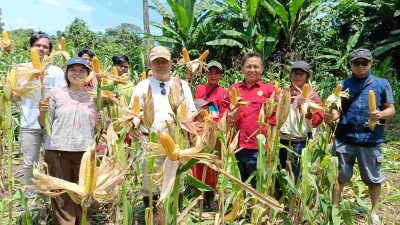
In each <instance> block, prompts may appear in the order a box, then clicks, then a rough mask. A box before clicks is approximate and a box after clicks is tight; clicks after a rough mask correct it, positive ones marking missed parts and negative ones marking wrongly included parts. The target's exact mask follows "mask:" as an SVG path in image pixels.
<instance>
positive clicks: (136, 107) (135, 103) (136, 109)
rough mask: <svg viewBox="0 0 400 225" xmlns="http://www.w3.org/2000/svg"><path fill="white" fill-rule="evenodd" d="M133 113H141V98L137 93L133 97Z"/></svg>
mask: <svg viewBox="0 0 400 225" xmlns="http://www.w3.org/2000/svg"><path fill="white" fill-rule="evenodd" d="M133 114H135V115H139V114H140V98H139V96H137V95H136V96H134V97H133Z"/></svg>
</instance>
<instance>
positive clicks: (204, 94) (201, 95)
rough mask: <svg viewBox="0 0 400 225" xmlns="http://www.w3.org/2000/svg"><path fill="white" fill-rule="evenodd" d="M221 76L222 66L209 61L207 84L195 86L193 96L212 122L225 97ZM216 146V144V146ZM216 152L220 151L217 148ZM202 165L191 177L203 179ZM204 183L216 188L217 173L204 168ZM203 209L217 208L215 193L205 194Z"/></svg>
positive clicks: (215, 119) (198, 164)
mask: <svg viewBox="0 0 400 225" xmlns="http://www.w3.org/2000/svg"><path fill="white" fill-rule="evenodd" d="M222 74H223V70H222V65H221V64H220V63H219V62H217V61H211V62H209V63H207V68H206V77H207V84H205V85H197V86H196V94H195V97H196V99H195V102H194V103H195V105H196V108H197V109H201V108H203V109H204V110H208V111H209V113H210V115H211V117H212V118H213V120H214V122H217V121H218V119H219V110H220V107H221V104H222V96H224V95H225V92H226V91H225V89H224V88H222V87H220V86H219V85H218V83H219V80H220V79H221V77H222ZM217 146H218V144H217ZM217 150H220V149H219V148H218V147H217ZM203 170H204V164H202V163H197V164H196V165H194V166H193V168H192V171H193V176H194V177H196V178H197V179H199V180H202V177H203ZM205 172H206V174H205V183H206V184H207V185H209V186H210V187H212V188H214V189H216V188H217V173H216V172H215V171H214V170H212V169H210V168H208V167H207V168H206V170H205ZM205 207H206V209H208V210H213V209H215V208H216V207H217V205H216V203H215V192H210V191H207V192H205Z"/></svg>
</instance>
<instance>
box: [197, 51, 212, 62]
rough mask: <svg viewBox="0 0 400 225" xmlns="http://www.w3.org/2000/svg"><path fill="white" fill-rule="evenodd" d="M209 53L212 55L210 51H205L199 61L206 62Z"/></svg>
mask: <svg viewBox="0 0 400 225" xmlns="http://www.w3.org/2000/svg"><path fill="white" fill-rule="evenodd" d="M209 53H210V51H208V50H205V51H204V52H203V54H201V55H200V57H199V61H204V60H205V59H206V58H207V56H208V54H209Z"/></svg>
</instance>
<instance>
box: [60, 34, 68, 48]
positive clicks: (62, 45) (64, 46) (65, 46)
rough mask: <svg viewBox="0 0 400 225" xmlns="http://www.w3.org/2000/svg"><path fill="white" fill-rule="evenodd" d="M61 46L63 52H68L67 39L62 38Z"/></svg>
mask: <svg viewBox="0 0 400 225" xmlns="http://www.w3.org/2000/svg"><path fill="white" fill-rule="evenodd" d="M60 45H61V51H67V42H66V40H65V37H61V40H60Z"/></svg>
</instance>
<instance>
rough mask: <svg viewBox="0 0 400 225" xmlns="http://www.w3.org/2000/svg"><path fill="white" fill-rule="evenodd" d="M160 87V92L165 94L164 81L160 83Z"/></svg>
mask: <svg viewBox="0 0 400 225" xmlns="http://www.w3.org/2000/svg"><path fill="white" fill-rule="evenodd" d="M160 88H161V94H162V95H166V94H167V90H166V89H165V83H160Z"/></svg>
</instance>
